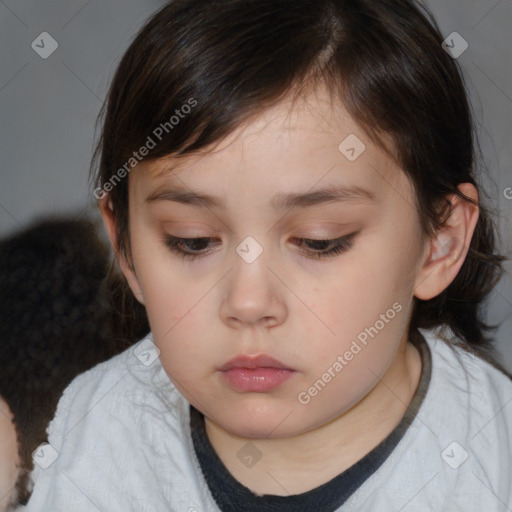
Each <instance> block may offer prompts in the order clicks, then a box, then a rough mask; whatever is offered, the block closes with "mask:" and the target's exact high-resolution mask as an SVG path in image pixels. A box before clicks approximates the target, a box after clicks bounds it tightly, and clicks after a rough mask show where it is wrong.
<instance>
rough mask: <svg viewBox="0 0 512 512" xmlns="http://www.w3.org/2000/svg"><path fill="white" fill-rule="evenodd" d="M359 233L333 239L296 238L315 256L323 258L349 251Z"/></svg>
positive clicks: (295, 239)
mask: <svg viewBox="0 0 512 512" xmlns="http://www.w3.org/2000/svg"><path fill="white" fill-rule="evenodd" d="M356 235H357V233H351V234H350V235H346V236H342V237H340V238H335V239H332V240H315V239H312V238H294V239H293V240H294V241H298V242H299V244H298V245H301V246H306V248H307V251H306V252H308V253H310V254H312V255H313V257H314V258H323V257H329V256H336V255H337V254H341V253H343V252H345V251H348V250H349V249H350V248H351V247H352V245H353V238H354V237H355V236H356Z"/></svg>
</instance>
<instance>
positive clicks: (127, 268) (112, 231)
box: [99, 195, 144, 304]
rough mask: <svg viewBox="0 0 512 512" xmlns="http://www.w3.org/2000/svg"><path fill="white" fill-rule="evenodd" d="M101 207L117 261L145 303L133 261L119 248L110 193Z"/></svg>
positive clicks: (101, 201) (102, 200) (135, 291)
mask: <svg viewBox="0 0 512 512" xmlns="http://www.w3.org/2000/svg"><path fill="white" fill-rule="evenodd" d="M99 208H100V213H101V217H102V219H103V223H104V225H105V230H106V232H107V235H108V238H109V240H110V244H111V245H112V249H113V251H114V254H115V256H116V260H117V263H118V264H119V267H120V268H121V271H122V272H123V274H124V276H125V277H126V280H127V281H128V285H129V286H130V288H131V290H132V292H133V294H134V295H135V298H136V299H137V300H138V301H139V302H140V303H141V304H144V297H143V295H142V290H141V287H140V284H139V280H138V278H137V275H136V273H135V268H134V266H133V264H132V263H130V262H128V261H127V259H126V257H125V256H124V255H123V254H122V252H121V250H120V249H119V241H118V237H117V223H116V218H115V215H114V209H113V206H112V201H111V199H110V195H107V196H106V197H104V198H103V199H101V200H100V201H99Z"/></svg>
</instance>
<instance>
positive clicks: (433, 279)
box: [414, 183, 479, 300]
mask: <svg viewBox="0 0 512 512" xmlns="http://www.w3.org/2000/svg"><path fill="white" fill-rule="evenodd" d="M458 188H459V190H460V191H461V192H462V193H463V194H464V195H466V196H467V197H470V198H471V199H473V200H474V201H475V202H477V203H478V192H477V190H476V188H475V187H474V185H472V184H471V183H463V184H461V185H459V187H458ZM447 199H448V200H449V201H450V203H451V205H452V211H451V214H450V216H449V218H448V219H447V221H446V222H445V224H444V225H443V226H441V227H440V228H439V231H438V232H437V234H436V236H435V237H434V238H432V239H431V240H429V242H428V246H427V251H426V256H425V261H424V262H423V264H422V267H421V268H420V271H419V273H418V275H417V279H416V283H415V288H414V296H415V297H417V298H418V299H421V300H430V299H433V298H434V297H437V296H438V295H439V294H440V293H442V292H443V291H444V290H445V289H446V288H448V286H449V285H450V284H451V283H452V282H453V280H454V279H455V277H456V276H457V274H458V273H459V271H460V269H461V267H462V265H463V263H464V261H465V259H466V256H467V253H468V250H469V246H470V243H471V239H472V237H473V233H474V231H475V228H476V224H477V221H478V212H479V209H478V206H476V205H475V204H473V203H471V202H469V201H467V200H464V199H462V198H460V197H459V196H457V195H452V196H449V197H448V198H447Z"/></svg>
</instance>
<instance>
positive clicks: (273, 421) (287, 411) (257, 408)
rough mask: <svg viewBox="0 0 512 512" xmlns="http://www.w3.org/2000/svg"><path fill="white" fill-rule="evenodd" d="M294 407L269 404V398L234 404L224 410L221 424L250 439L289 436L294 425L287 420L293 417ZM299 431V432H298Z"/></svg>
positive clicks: (237, 434)
mask: <svg viewBox="0 0 512 512" xmlns="http://www.w3.org/2000/svg"><path fill="white" fill-rule="evenodd" d="M293 411H294V409H293V408H292V407H290V406H286V405H283V404H278V403H275V404H269V403H268V399H259V400H257V401H255V402H252V401H251V403H244V404H233V403H230V405H229V406H228V407H227V408H226V410H225V411H222V413H221V414H222V419H223V421H222V423H221V424H220V426H221V427H222V428H223V429H224V430H225V431H227V432H229V433H231V434H233V435H236V436H238V437H243V438H250V439H272V438H279V437H289V436H290V435H294V432H290V427H291V426H292V425H290V424H289V422H288V421H287V418H288V416H289V417H290V419H291V418H292V417H293V420H294V423H295V422H296V421H297V418H296V417H295V416H294V414H293ZM296 433H298V432H296Z"/></svg>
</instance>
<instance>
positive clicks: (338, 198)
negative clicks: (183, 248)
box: [145, 185, 376, 210]
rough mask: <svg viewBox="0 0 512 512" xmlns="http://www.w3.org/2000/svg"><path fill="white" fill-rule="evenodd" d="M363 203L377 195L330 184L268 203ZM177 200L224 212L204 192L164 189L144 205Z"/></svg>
mask: <svg viewBox="0 0 512 512" xmlns="http://www.w3.org/2000/svg"><path fill="white" fill-rule="evenodd" d="M355 200H357V201H362V202H365V203H371V202H375V201H376V196H375V194H374V193H373V192H371V191H370V190H367V189H365V188H363V187H358V186H350V187H347V186H339V185H338V186H337V185H328V186H325V187H323V188H320V189H317V190H313V191H308V192H303V193H286V194H285V193H280V194H276V195H275V196H274V197H273V198H272V199H271V200H270V202H269V205H270V206H271V207H272V208H274V209H275V210H287V209H292V208H307V207H311V206H317V205H320V204H325V203H333V202H342V201H355ZM154 201H174V202H177V203H181V204H186V205H191V206H197V207H203V208H209V209H214V208H217V209H220V210H225V209H226V204H225V202H224V201H223V199H221V198H220V197H218V196H213V195H210V194H204V193H201V192H196V191H191V190H185V189H182V188H165V189H162V190H156V191H154V192H152V193H151V194H149V195H148V196H147V197H146V199H145V202H146V203H151V202H154Z"/></svg>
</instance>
